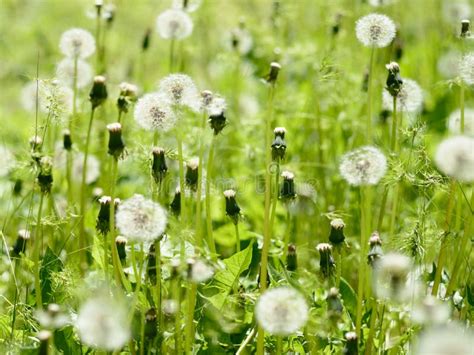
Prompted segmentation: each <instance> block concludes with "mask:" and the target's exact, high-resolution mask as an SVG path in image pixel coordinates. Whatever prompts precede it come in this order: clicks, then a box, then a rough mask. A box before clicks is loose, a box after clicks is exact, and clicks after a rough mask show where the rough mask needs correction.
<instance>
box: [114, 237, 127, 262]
mask: <svg viewBox="0 0 474 355" xmlns="http://www.w3.org/2000/svg"><path fill="white" fill-rule="evenodd" d="M115 246H116V247H117V254H118V256H119V259H120V261H121V262H122V263H123V262H125V259H127V252H126V251H125V247H126V246H127V238H125V237H122V236H121V235H119V236H117V238H115Z"/></svg>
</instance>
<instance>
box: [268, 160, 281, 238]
mask: <svg viewBox="0 0 474 355" xmlns="http://www.w3.org/2000/svg"><path fill="white" fill-rule="evenodd" d="M269 169H270V167H269ZM279 185H280V159H278V160H277V162H276V174H275V187H274V189H273V200H272V201H271V204H272V211H271V213H270V235H273V226H274V225H275V215H276V207H277V204H278V194H279V191H280V187H279Z"/></svg>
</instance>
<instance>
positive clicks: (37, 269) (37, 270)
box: [33, 193, 44, 309]
mask: <svg viewBox="0 0 474 355" xmlns="http://www.w3.org/2000/svg"><path fill="white" fill-rule="evenodd" d="M43 201H44V194H43V193H41V194H40V200H39V206H38V215H37V217H36V229H35V239H34V248H33V262H34V264H35V296H36V308H38V309H41V308H43V300H42V294H41V282H40V265H39V263H40V261H39V259H40V249H41V243H40V240H39V239H40V234H41V213H42V210H43Z"/></svg>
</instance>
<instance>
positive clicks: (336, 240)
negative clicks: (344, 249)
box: [329, 218, 346, 246]
mask: <svg viewBox="0 0 474 355" xmlns="http://www.w3.org/2000/svg"><path fill="white" fill-rule="evenodd" d="M345 226H346V225H345V223H344V221H343V220H342V219H340V218H335V219H333V220H332V221H331V232H330V233H329V242H330V243H331V244H333V245H336V246H337V245H341V244H342V243H344V240H345V239H346V237H345V236H344V227H345Z"/></svg>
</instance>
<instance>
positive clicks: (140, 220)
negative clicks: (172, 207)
mask: <svg viewBox="0 0 474 355" xmlns="http://www.w3.org/2000/svg"><path fill="white" fill-rule="evenodd" d="M116 221H117V222H116V223H117V228H118V229H119V230H120V233H121V234H122V235H123V236H124V237H125V238H127V239H129V240H134V241H137V242H151V241H154V240H155V239H157V238H158V237H160V236H161V235H162V234H163V233H164V231H165V228H166V223H167V216H166V210H165V209H164V208H163V207H161V205H159V204H158V203H156V202H153V201H152V200H148V199H146V198H145V197H143V196H142V195H138V194H135V195H133V197H131V198H129V199H127V200H125V201H123V202H122V203H121V204H120V205H119V206H118V208H117V215H116Z"/></svg>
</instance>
